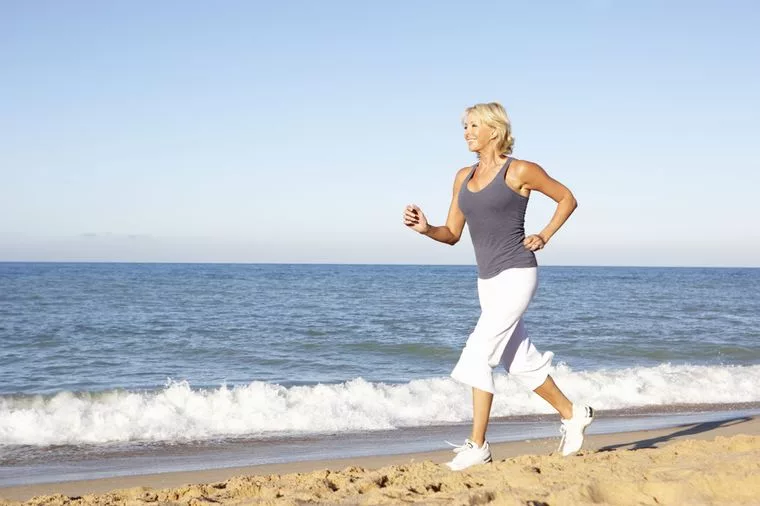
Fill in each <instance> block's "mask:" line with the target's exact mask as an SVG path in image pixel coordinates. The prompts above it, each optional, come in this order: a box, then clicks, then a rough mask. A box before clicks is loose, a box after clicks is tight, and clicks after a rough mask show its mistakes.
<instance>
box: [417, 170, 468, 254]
mask: <svg viewBox="0 0 760 506" xmlns="http://www.w3.org/2000/svg"><path fill="white" fill-rule="evenodd" d="M469 172H470V167H465V168H463V169H460V170H459V171H458V172H457V175H456V177H455V178H454V188H453V192H452V196H451V205H449V215H448V216H447V217H446V224H445V225H443V226H440V227H434V226H432V225H430V224H429V223H428V221H427V217H426V216H425V214H424V213H423V212H422V209H420V208H419V207H417V206H416V205H413V204H412V205H408V206H406V209H405V210H404V224H405V225H407V226H408V227H410V228H412V229H413V230H415V231H417V232H419V233H420V234H423V235H426V236H428V237H430V238H431V239H434V240H436V241H438V242H442V243H444V244H450V245H452V246H453V245H454V244H456V243H458V242H459V239H460V238H461V237H462V230H464V223H465V219H464V214H462V210H461V209H459V190H460V188H461V187H462V182H463V181H464V179H465V178H466V177H467V174H469Z"/></svg>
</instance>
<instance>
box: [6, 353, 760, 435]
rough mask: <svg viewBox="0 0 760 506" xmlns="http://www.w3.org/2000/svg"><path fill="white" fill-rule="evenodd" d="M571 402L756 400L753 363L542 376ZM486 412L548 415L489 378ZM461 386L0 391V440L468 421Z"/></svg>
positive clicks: (445, 381)
mask: <svg viewBox="0 0 760 506" xmlns="http://www.w3.org/2000/svg"><path fill="white" fill-rule="evenodd" d="M552 376H553V377H554V378H555V380H556V381H557V383H558V384H559V385H560V388H561V389H562V390H563V391H564V392H565V393H566V394H567V395H568V397H570V398H571V399H583V400H585V401H587V402H590V403H591V404H592V405H593V406H594V407H596V408H597V409H598V410H604V409H617V408H631V407H646V406H657V405H669V404H714V403H717V404H725V403H738V402H758V401H760V365H754V366H689V365H679V366H675V365H669V364H663V365H660V366H658V367H650V368H644V367H637V368H629V369H617V370H599V371H578V372H574V371H572V370H571V369H570V368H568V367H566V366H564V365H562V364H560V365H559V366H557V367H556V368H555V369H554V371H553V372H552ZM496 388H497V395H496V396H495V399H494V405H493V410H492V414H493V415H494V416H511V415H521V414H539V413H551V412H552V409H551V407H550V406H549V405H548V404H547V403H546V402H544V401H543V400H541V399H540V398H539V397H538V396H536V395H535V394H533V393H532V392H526V391H525V390H523V389H521V387H519V386H518V385H517V384H516V383H515V382H513V381H511V380H510V379H509V378H508V377H506V376H503V375H497V378H496ZM470 406H471V401H470V393H469V389H468V388H467V387H465V386H463V385H461V384H459V383H456V382H454V381H453V380H451V379H449V378H433V379H425V380H414V381H411V382H409V383H405V384H398V385H393V384H384V383H370V382H367V381H364V380H363V379H361V378H359V379H355V380H352V381H348V382H346V383H341V384H335V385H312V386H293V387H289V388H286V387H283V386H280V385H275V384H269V383H263V382H253V383H251V384H249V385H241V386H235V387H233V388H228V387H227V386H221V387H219V388H217V389H211V390H193V389H192V388H191V386H190V385H189V384H188V383H187V382H184V381H180V382H175V381H169V382H168V383H167V385H166V386H165V388H163V389H162V390H159V391H156V392H126V391H112V392H106V393H98V394H86V393H84V394H82V393H79V394H73V393H70V392H62V393H59V394H56V395H54V396H52V397H43V396H36V397H26V398H19V397H9V396H5V397H0V445H8V444H26V445H52V444H82V443H95V444H99V443H108V442H127V441H170V442H174V441H189V440H202V439H209V438H217V437H230V436H233V437H234V436H243V437H266V436H274V435H282V434H299V433H300V434H306V433H325V432H339V431H364V430H378V429H393V428H397V427H411V426H422V425H429V424H436V423H451V422H460V421H466V420H469V419H470V416H471V412H470V410H471V407H470Z"/></svg>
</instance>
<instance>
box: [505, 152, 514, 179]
mask: <svg viewBox="0 0 760 506" xmlns="http://www.w3.org/2000/svg"><path fill="white" fill-rule="evenodd" d="M513 160H514V158H512V157H511V156H508V157H507V161H506V162H504V176H505V177H506V175H507V172H509V166H510V165H512V161H513Z"/></svg>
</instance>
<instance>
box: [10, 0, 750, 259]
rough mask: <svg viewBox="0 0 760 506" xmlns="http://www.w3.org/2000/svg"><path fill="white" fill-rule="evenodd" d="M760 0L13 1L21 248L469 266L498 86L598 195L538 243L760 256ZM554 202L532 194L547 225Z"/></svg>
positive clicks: (16, 227)
mask: <svg viewBox="0 0 760 506" xmlns="http://www.w3.org/2000/svg"><path fill="white" fill-rule="evenodd" d="M758 26H760V3H758V2H750V1H747V2H738V1H737V2H735V1H726V2H719V1H717V0H716V1H713V2H702V1H688V2H687V1H684V2H680V1H667V2H666V1H654V0H652V1H636V2H622V1H620V2H618V1H613V0H607V1H605V0H571V1H557V2H548V1H537V2H505V1H494V2H463V1H457V2H433V1H429V2H422V1H413V0H411V1H399V2H396V1H377V2H349V1H345V2H330V1H319V2H317V1H304V2H289V1H281V2H257V1H240V2H234V1H225V2H208V1H192V0H181V1H161V2H152V1H113V2H100V1H95V0H93V1H90V2H81V1H74V0H67V1H52V0H51V1H32V0H30V1H27V0H17V1H13V0H3V1H0V261H1V260H20V261H27V260H28V261H34V260H61V261H65V260H76V261H85V260H87V261H89V260H93V261H159V262H166V261H177V262H334V263H434V264H437V263H445V264H459V263H464V264H469V263H473V261H474V256H473V253H472V246H471V244H470V242H469V237H468V236H465V237H463V240H462V241H461V242H460V243H459V244H458V245H456V246H455V247H453V248H452V247H450V246H446V245H442V244H439V243H435V242H433V241H431V240H429V239H427V238H425V237H422V236H418V235H416V234H415V233H414V232H411V231H410V230H408V229H406V228H405V227H404V226H403V224H402V218H401V216H402V211H403V207H404V206H405V205H406V204H407V203H416V204H418V205H419V206H420V207H422V209H423V210H424V211H425V212H426V214H427V215H428V217H429V219H430V221H431V222H432V223H433V224H442V223H443V222H444V220H445V218H446V212H447V209H448V206H449V202H450V199H451V187H452V183H453V178H454V174H455V172H456V170H457V169H459V168H461V167H463V166H465V165H469V164H471V163H473V161H474V157H473V155H472V154H471V153H469V152H468V151H467V149H466V145H465V143H464V141H463V140H462V127H461V123H460V115H461V113H462V110H463V109H464V108H465V107H466V106H469V105H472V104H473V103H476V102H484V101H492V100H496V101H500V102H501V103H502V104H504V106H505V107H506V109H507V111H508V113H509V115H510V118H511V120H512V125H513V130H514V135H515V138H516V145H515V153H514V155H515V156H516V157H518V158H523V159H528V160H532V161H535V162H537V163H539V164H541V165H542V166H543V167H544V168H545V169H546V170H547V171H548V172H549V174H550V175H552V176H553V177H555V178H556V179H559V180H560V181H562V182H563V183H565V184H566V185H567V186H568V187H570V189H571V190H572V191H573V193H574V194H575V195H576V198H577V199H578V201H579V207H578V209H577V211H576V212H575V214H574V215H573V216H572V217H571V218H570V220H569V221H568V222H567V224H566V225H565V226H564V227H563V228H562V229H561V230H560V231H559V233H558V234H557V235H556V236H555V237H554V239H553V240H552V241H551V242H550V243H549V244H548V245H547V248H546V249H545V250H544V251H542V252H540V253H539V263H542V264H549V265H665V266H692V265H698V266H760V231H758V228H757V224H758V221H760V175H759V174H760V162H759V161H758V160H760V158H759V157H758V138H760V32H759V31H758ZM553 209H554V203H553V202H552V201H551V200H549V199H548V198H547V197H545V196H543V195H540V194H534V195H532V196H531V201H530V205H529V208H528V218H527V222H526V232H527V233H535V232H538V231H540V229H541V228H542V227H543V226H544V225H545V224H546V222H547V221H548V220H549V218H550V217H551V214H552V212H553Z"/></svg>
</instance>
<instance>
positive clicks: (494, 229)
mask: <svg viewBox="0 0 760 506" xmlns="http://www.w3.org/2000/svg"><path fill="white" fill-rule="evenodd" d="M511 163H512V158H511V157H510V158H507V161H506V163H504V166H503V167H502V168H501V169H500V170H499V172H498V174H496V177H494V178H493V180H492V181H491V182H490V183H488V185H487V186H486V187H485V188H483V189H482V190H480V191H478V192H472V191H470V190H468V189H467V183H468V182H469V181H470V179H472V176H473V175H474V174H475V169H476V168H477V166H478V164H475V165H474V166H473V167H472V170H471V171H470V173H469V174H468V175H467V177H466V178H465V180H464V182H463V183H462V188H460V190H459V208H460V209H461V210H462V213H463V214H464V217H465V220H466V221H467V226H468V227H469V229H470V237H471V238H472V245H473V246H474V248H475V260H476V261H477V263H478V277H480V278H482V279H488V278H492V277H494V276H496V275H497V274H499V273H500V272H501V271H503V270H505V269H510V268H513V267H536V266H537V263H536V255H534V254H533V252H532V251H530V250H529V249H527V248H526V247H525V246H523V240H524V239H525V209H526V208H527V207H528V197H523V196H522V195H520V194H519V193H517V192H515V191H514V190H513V189H512V188H510V187H509V186H507V184H506V182H505V181H504V178H505V177H506V174H507V170H509V165H510V164H511Z"/></svg>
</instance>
